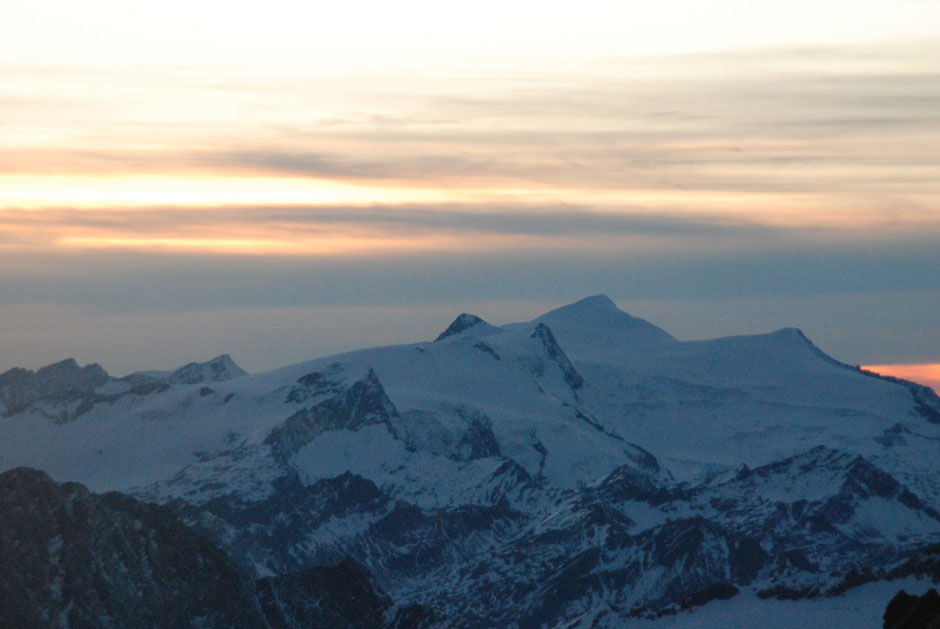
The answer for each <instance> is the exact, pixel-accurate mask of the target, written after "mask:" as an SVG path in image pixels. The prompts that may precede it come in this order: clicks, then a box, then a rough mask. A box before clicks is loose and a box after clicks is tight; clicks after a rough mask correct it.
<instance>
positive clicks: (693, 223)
mask: <svg viewBox="0 0 940 629" xmlns="http://www.w3.org/2000/svg"><path fill="white" fill-rule="evenodd" d="M329 5H330V6H326V5H325V3H311V2H289V1H286V0H275V1H269V2H265V3H260V2H248V1H242V2H237V1H236V2H232V1H227V2H220V1H215V0H207V1H203V2H199V3H193V2H181V1H179V0H166V1H164V2H161V3H128V2H117V1H114V0H92V1H89V2H83V3H71V2H64V1H59V0H34V1H32V2H29V3H5V4H4V5H3V6H2V7H0V322H2V323H0V348H2V352H0V370H5V369H8V368H11V367H14V366H22V367H27V368H33V369H34V368H37V367H39V366H41V365H43V364H47V363H49V362H52V361H55V360H59V359H62V358H64V357H67V356H73V357H75V358H76V359H77V360H79V362H82V363H85V362H99V363H101V364H102V365H103V366H104V367H105V368H106V369H108V371H109V372H112V373H114V374H117V375H122V374H126V373H129V372H131V371H134V370H138V369H168V368H173V367H175V366H178V365H181V364H184V363H186V362H190V361H193V360H207V359H209V358H211V357H213V356H215V355H218V354H221V353H230V354H231V355H232V356H233V358H235V360H236V361H237V362H239V363H240V364H241V365H242V366H244V367H245V368H246V369H248V370H250V371H260V370H264V369H270V368H274V367H277V366H280V365H283V364H287V363H291V362H297V361H301V360H306V359H309V358H313V357H316V356H320V355H324V354H328V353H333V352H338V351H344V350H348V349H353V348H357V347H363V346H368V345H376V344H387V343H404V342H413V341H417V340H424V339H432V338H434V337H435V336H436V335H437V333H438V332H439V331H440V330H442V329H443V328H444V327H446V326H447V324H448V323H449V322H450V320H452V319H453V318H454V317H455V316H456V315H457V314H459V313H460V312H465V311H469V312H474V313H475V314H478V315H479V316H482V317H484V318H485V319H487V320H489V321H491V322H493V323H496V324H500V323H507V322H510V321H517V320H525V319H530V318H533V317H535V316H537V315H539V314H541V313H543V312H545V311H546V310H548V309H551V308H553V307H557V306H559V305H563V304H565V303H569V302H572V301H575V300H577V299H579V298H581V297H584V296H587V295H592V294H598V293H603V294H607V295H609V296H610V297H611V298H612V299H614V300H615V301H616V302H617V303H618V305H620V307H621V308H623V309H625V310H627V311H628V312H630V313H631V314H634V315H636V316H640V317H643V318H646V319H648V320H650V321H651V322H653V323H655V324H657V325H660V326H661V327H663V328H665V329H667V330H668V331H669V332H671V333H672V334H673V335H674V336H676V337H678V338H680V339H700V338H711V337H716V336H725V335H733V334H747V333H760V332H768V331H772V330H774V329H777V328H780V327H785V326H796V327H800V328H801V329H803V330H804V332H805V333H806V334H807V335H808V336H809V337H810V338H811V339H813V341H814V342H815V343H816V344H817V345H819V346H820V347H821V348H822V349H823V350H824V351H826V352H828V353H830V354H831V355H833V356H834V357H836V358H838V359H839V360H843V361H845V362H848V363H852V364H862V365H879V366H881V367H882V368H883V369H884V370H887V369H891V368H892V367H891V366H892V365H931V364H937V363H940V316H938V313H940V66H938V65H937V59H940V1H936V0H900V1H898V0H894V1H891V2H889V1H883V0H877V1H876V0H855V1H853V2H847V1H846V2H843V1H841V0H824V1H820V0H814V1H813V2H809V1H804V0H794V1H789V2H786V3H781V2H762V3H755V2H744V1H738V0H716V1H714V2H710V3H701V2H694V1H691V0H665V1H662V2H657V3H649V2H642V3H641V2H634V1H631V0H619V1H617V2H605V1H599V0H587V1H585V2H580V3H570V2H566V3H560V2H559V3H555V2H545V1H543V2H529V1H517V2H508V3H507V2H494V1H490V0H483V1H481V2H476V3H473V4H466V5H461V6H459V7H458V6H457V5H453V4H449V3H440V2H425V1H404V2H396V3H387V2H384V3H379V2H365V1H358V2H357V1H351V2H344V3H329ZM333 5H336V6H333ZM340 5H341V6H340ZM920 369H921V371H919V372H917V373H923V374H928V375H926V376H924V377H923V378H928V377H933V376H929V373H931V372H929V371H926V369H929V368H927V367H925V368H920ZM934 373H935V372H934Z"/></svg>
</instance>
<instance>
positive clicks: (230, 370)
mask: <svg viewBox="0 0 940 629" xmlns="http://www.w3.org/2000/svg"><path fill="white" fill-rule="evenodd" d="M247 374H248V372H247V371H245V370H244V369H242V368H241V367H239V366H238V365H236V364H235V361H234V360H232V357H231V356H229V355H228V354H222V355H221V356H217V357H215V358H213V359H212V360H210V361H208V362H204V363H189V364H188V365H184V366H182V367H180V368H179V369H177V370H176V371H174V372H173V373H172V374H170V375H169V376H168V377H167V378H166V381H167V382H168V383H169V384H203V383H207V382H224V381H226V380H231V379H232V378H240V377H241V376H244V375H247Z"/></svg>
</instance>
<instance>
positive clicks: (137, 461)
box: [0, 296, 940, 627]
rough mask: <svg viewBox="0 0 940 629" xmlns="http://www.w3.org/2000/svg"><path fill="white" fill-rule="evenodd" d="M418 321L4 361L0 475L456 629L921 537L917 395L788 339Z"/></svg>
mask: <svg viewBox="0 0 940 629" xmlns="http://www.w3.org/2000/svg"><path fill="white" fill-rule="evenodd" d="M428 336H429V338H431V337H435V338H436V340H434V341H433V342H423V343H414V344H409V345H398V346H389V347H379V348H371V349H364V350H359V351H355V352H350V353H347V354H342V355H338V356H331V357H326V358H322V359H318V360H313V361H310V362H306V363H301V364H297V365H291V366H288V367H284V368H282V369H278V370H275V371H271V372H268V373H263V374H254V375H252V374H245V372H244V371H242V370H241V369H240V368H239V367H238V366H237V365H235V363H234V362H233V361H232V360H231V358H229V357H228V356H221V357H219V358H217V359H214V360H213V361H210V362H208V363H201V364H198V363H194V364H190V365H187V366H185V367H183V368H181V369H179V370H176V371H174V372H138V373H136V374H132V375H131V376H127V377H125V378H120V379H115V378H111V377H109V376H108V375H107V374H106V373H105V372H104V370H102V369H101V368H100V367H98V366H97V365H92V366H89V367H84V368H81V367H79V366H78V365H77V364H75V362H74V361H63V362H62V363H57V364H56V365H51V366H50V367H46V368H43V369H40V370H39V371H37V372H29V371H26V370H19V369H16V370H11V371H9V372H7V373H5V374H0V408H2V410H3V411H4V416H3V417H2V419H0V471H2V469H9V468H13V467H17V466H31V467H34V468H39V469H41V470H44V471H46V472H48V473H49V474H50V475H51V476H52V477H53V478H55V479H56V480H60V481H65V480H69V481H79V482H82V483H84V484H86V485H88V486H89V487H90V488H91V489H93V490H97V491H103V490H119V491H122V492H126V493H129V494H132V495H134V496H135V497H137V498H139V499H142V500H147V501H152V502H157V503H161V504H164V505H167V506H169V507H170V508H171V509H172V510H174V511H175V512H176V513H177V514H178V515H179V516H180V517H182V518H183V519H184V521H186V522H187V523H189V524H191V525H192V526H194V527H195V528H196V529H197V530H198V531H200V532H202V533H205V534H207V535H208V536H209V537H210V538H212V539H213V540H214V541H215V543H216V544H218V545H219V546H220V547H221V548H223V549H224V550H225V551H227V552H228V553H229V555H230V556H231V557H232V558H233V559H234V560H235V562H237V563H238V564H239V565H240V566H242V569H243V570H245V571H246V573H247V574H249V575H250V576H251V577H254V578H264V577H272V578H273V577H278V576H280V575H285V574H288V573H294V572H296V571H299V570H300V571H302V570H306V569H310V568H312V567H313V566H318V565H329V564H336V563H337V562H340V561H342V560H344V558H347V557H351V558H353V559H355V561H357V562H358V563H359V564H361V565H362V566H365V568H367V569H368V570H369V571H371V573H372V574H373V575H375V578H376V579H377V580H378V583H379V584H380V586H381V588H382V589H383V590H384V591H385V592H387V593H388V595H389V596H391V598H392V599H393V600H394V601H395V602H396V605H397V606H398V607H397V609H405V607H406V606H407V605H409V604H414V605H417V606H418V607H415V609H423V610H434V613H433V614H429V615H428V614H426V615H424V616H422V618H424V619H425V620H426V621H427V620H428V618H432V617H433V618H436V619H437V622H443V623H445V624H450V625H455V626H513V625H518V626H523V627H524V626H532V627H535V626H571V627H574V626H620V625H621V624H622V623H623V622H626V621H627V619H630V618H636V617H640V616H658V615H662V614H664V613H669V612H674V611H676V610H679V609H683V608H695V607H696V606H699V605H702V604H704V603H706V602H708V601H710V600H714V599H723V598H729V597H733V596H735V595H736V594H737V593H738V592H741V591H747V592H749V593H752V594H756V595H758V596H760V597H776V598H805V597H809V598H812V597H819V596H827V595H833V594H839V593H842V592H845V591H846V590H848V589H851V588H853V587H855V586H858V585H861V584H863V583H865V582H869V581H873V580H877V579H880V578H884V577H885V576H886V575H887V576H890V575H892V574H894V573H892V572H891V570H896V569H897V567H898V566H899V565H903V564H904V562H906V561H911V560H912V559H911V558H912V557H914V556H915V555H916V554H917V553H924V552H927V551H925V549H929V548H931V545H932V544H937V543H940V514H938V512H940V456H938V454H940V399H938V398H937V396H936V394H934V392H933V391H932V390H930V389H929V388H927V387H923V386H920V385H917V384H914V383H911V382H905V381H901V380H896V379H890V378H882V377H878V376H875V375H873V374H869V373H867V372H864V371H862V370H859V369H858V368H855V367H851V366H849V365H845V364H843V363H840V362H838V361H836V360H834V359H832V358H830V357H829V356H827V355H826V354H824V353H823V352H822V351H821V350H819V349H818V348H817V347H816V346H815V345H813V343H812V342H810V341H809V340H808V339H807V338H806V337H805V336H804V335H803V334H802V333H801V332H800V331H799V330H796V329H783V330H779V331H777V332H772V333H770V334H764V335H754V336H740V337H730V338H722V339H715V340H710V341H695V342H682V341H678V340H676V339H674V338H673V337H672V336H671V335H669V334H668V333H667V332H665V331H663V330H661V329H660V328H658V327H656V326H654V325H652V324H650V323H648V322H646V321H643V320H642V319H638V318H635V317H632V316H630V315H628V314H627V313H625V312H622V311H621V310H619V309H618V308H617V306H616V305H615V304H614V303H613V302H612V301H610V300H609V299H608V298H606V297H603V296H597V297H590V298H587V299H584V300H582V301H579V302H577V303H574V304H571V305H568V306H565V307H562V308H559V309H557V310H554V311H552V312H549V313H547V314H545V315H543V316H541V317H539V318H537V319H535V320H533V321H530V322H526V323H515V324H510V325H505V326H493V325H490V324H488V323H486V322H485V321H483V320H482V319H480V318H479V317H476V316H474V315H470V314H462V315H460V316H459V317H457V319H456V320H455V321H454V322H453V323H452V324H451V325H450V326H449V327H448V328H447V329H446V330H444V331H443V332H441V333H440V334H435V332H433V331H432V332H430V333H429V335H428ZM885 603H886V601H885ZM390 614H391V612H390ZM389 617H391V615H390V616H389ZM442 619H446V620H442ZM428 622H430V621H428ZM592 623H597V624H596V625H592Z"/></svg>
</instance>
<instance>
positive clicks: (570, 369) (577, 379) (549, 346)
mask: <svg viewBox="0 0 940 629" xmlns="http://www.w3.org/2000/svg"><path fill="white" fill-rule="evenodd" d="M531 338H534V339H538V340H539V341H541V344H542V349H543V350H544V351H545V353H546V354H547V355H548V358H549V360H551V361H552V362H554V363H555V364H556V365H558V368H559V369H560V370H561V373H562V376H563V377H564V379H565V382H566V383H567V384H568V386H570V387H571V388H572V389H580V388H581V387H582V386H584V378H582V377H581V374H579V373H578V371H577V370H576V369H575V368H574V365H572V364H571V361H570V360H568V356H566V355H565V352H564V350H562V349H561V347H560V346H559V345H558V341H556V340H555V335H554V334H552V331H551V329H549V327H548V326H547V325H545V324H544V323H540V324H538V325H537V326H536V328H535V330H534V331H533V332H532V335H531Z"/></svg>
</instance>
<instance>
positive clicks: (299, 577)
mask: <svg viewBox="0 0 940 629" xmlns="http://www.w3.org/2000/svg"><path fill="white" fill-rule="evenodd" d="M255 587H256V589H257V592H258V600H259V601H260V603H261V609H262V610H264V615H265V617H266V619H267V621H268V624H270V625H271V627H272V629H288V628H289V627H348V628H349V629H379V628H380V627H382V626H383V625H384V620H385V618H384V616H385V612H386V611H388V609H389V608H390V607H391V606H392V601H391V599H390V598H388V597H387V596H385V595H384V594H383V593H382V590H381V589H380V588H379V587H378V585H377V584H376V583H375V579H374V578H373V577H372V575H371V574H370V573H369V571H368V570H366V569H365V568H364V567H363V566H361V565H360V564H358V563H356V562H355V561H353V560H352V559H344V560H343V561H341V562H339V563H338V564H336V565H334V566H318V567H315V568H310V569H308V570H303V571H301V572H293V573H289V574H285V575H283V576H279V577H266V578H263V579H259V580H258V581H257V582H256V585H255Z"/></svg>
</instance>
